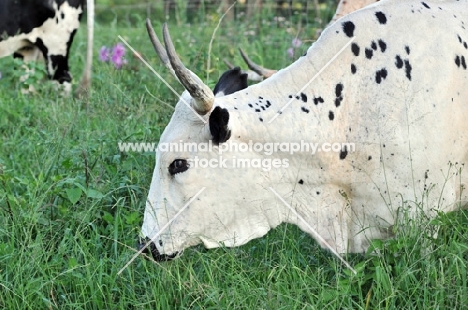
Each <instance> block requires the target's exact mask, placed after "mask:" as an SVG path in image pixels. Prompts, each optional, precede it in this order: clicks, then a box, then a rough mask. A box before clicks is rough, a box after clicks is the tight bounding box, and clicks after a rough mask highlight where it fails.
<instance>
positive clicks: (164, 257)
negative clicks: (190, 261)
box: [138, 238, 179, 262]
mask: <svg viewBox="0 0 468 310" xmlns="http://www.w3.org/2000/svg"><path fill="white" fill-rule="evenodd" d="M148 242H150V244H149V245H148V246H147V247H146V248H145V249H144V250H143V252H142V253H145V254H151V256H152V257H153V259H154V260H155V261H158V262H165V261H169V260H172V259H174V258H175V257H176V256H177V254H178V253H179V252H175V253H173V254H161V253H159V251H158V249H157V248H156V245H155V244H154V243H153V242H152V241H151V239H149V238H145V239H140V240H139V241H138V250H141V249H142V248H143V247H144V246H145V245H146V244H147V243H148Z"/></svg>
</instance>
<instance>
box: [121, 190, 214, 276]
mask: <svg viewBox="0 0 468 310" xmlns="http://www.w3.org/2000/svg"><path fill="white" fill-rule="evenodd" d="M205 189H206V187H203V188H202V189H201V190H199V191H198V193H196V194H195V196H193V197H192V198H190V200H189V201H188V202H187V203H186V204H185V206H183V207H182V209H180V210H179V212H177V213H176V215H174V216H173V217H172V218H171V219H170V221H169V222H167V223H166V225H164V226H163V227H161V229H160V230H159V231H158V233H157V234H156V235H154V236H153V237H152V238H151V240H150V241H148V242H147V243H146V244H145V245H144V246H143V247H142V248H141V249H140V250H139V251H138V252H136V253H135V255H133V256H132V258H131V259H130V260H129V261H128V263H126V264H125V266H123V267H122V269H120V270H119V272H117V275H118V276H120V274H121V273H122V272H123V271H124V270H125V269H126V268H127V267H128V266H129V265H130V264H131V263H132V262H133V261H134V260H135V258H137V257H138V255H140V254H141V253H143V251H144V250H145V249H146V248H147V247H148V246H149V245H150V243H151V242H154V240H155V239H156V238H157V237H159V235H161V234H162V232H163V231H164V230H166V228H168V227H169V225H171V224H172V222H174V220H175V219H176V218H177V217H178V216H179V215H180V214H181V213H182V212H184V211H185V209H187V207H188V206H189V205H190V204H191V203H192V202H193V201H194V200H195V198H197V197H198V195H200V194H201V192H203V191H204V190H205Z"/></svg>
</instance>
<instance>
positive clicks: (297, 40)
mask: <svg viewBox="0 0 468 310" xmlns="http://www.w3.org/2000/svg"><path fill="white" fill-rule="evenodd" d="M291 43H292V46H293V47H295V48H298V47H300V46H301V45H302V41H301V40H299V39H298V38H294V39H293V40H292V42H291Z"/></svg>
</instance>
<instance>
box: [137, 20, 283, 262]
mask: <svg viewBox="0 0 468 310" xmlns="http://www.w3.org/2000/svg"><path fill="white" fill-rule="evenodd" d="M147 26H148V30H149V32H150V37H152V41H153V44H154V45H155V48H156V50H157V52H158V54H159V56H160V57H161V59H162V60H163V62H164V63H165V64H166V66H167V67H168V68H169V69H170V70H171V71H173V73H174V74H175V76H176V77H177V78H178V79H179V81H180V82H181V83H182V84H183V85H184V87H185V88H186V91H185V92H184V93H183V94H182V95H181V98H180V100H179V102H178V103H177V105H176V107H175V111H174V114H173V116H172V118H171V120H170V122H169V124H168V125H167V127H166V129H165V130H164V132H163V134H162V135H161V138H160V141H159V147H158V150H157V152H156V167H155V169H154V173H153V178H152V182H151V187H150V191H149V195H148V198H147V201H146V209H145V214H144V222H143V226H142V234H143V236H144V237H145V239H144V240H145V243H144V244H142V245H141V246H145V245H146V246H148V249H149V250H150V251H151V254H152V255H153V257H154V258H155V259H158V260H164V259H171V258H173V257H175V256H176V255H177V253H180V252H181V251H182V250H183V249H184V248H187V247H189V246H193V245H196V244H199V243H203V244H204V245H205V246H206V247H208V248H212V247H217V246H219V245H220V244H223V245H225V246H236V245H241V244H243V243H245V242H247V241H249V240H251V239H253V238H256V237H260V236H262V235H264V234H265V233H266V232H267V231H268V230H269V229H270V226H271V225H270V224H271V223H269V221H270V220H269V219H268V218H266V217H265V216H264V215H263V214H262V213H261V212H258V214H257V216H256V215H255V214H252V209H250V207H249V205H250V201H249V199H250V198H249V197H248V196H247V193H249V192H250V191H249V187H251V186H250V185H249V184H247V182H242V180H243V179H245V178H248V179H249V182H252V181H254V180H255V178H256V176H255V175H254V174H252V173H251V172H250V173H249V172H248V171H245V170H238V169H232V158H233V156H235V154H234V153H233V152H224V153H220V152H219V148H220V147H222V145H223V144H225V143H226V142H227V141H232V140H238V139H239V137H241V136H242V133H241V131H235V133H236V136H235V137H234V136H233V134H232V132H231V129H232V128H231V126H233V125H232V123H231V119H230V114H229V112H228V110H227V109H225V108H222V107H221V106H219V105H218V100H220V99H221V98H226V97H224V96H227V95H230V94H233V93H235V92H237V91H238V90H241V89H245V88H246V87H247V76H246V74H242V73H241V71H240V69H239V68H235V69H232V70H229V71H227V72H225V73H224V74H223V75H222V76H221V78H220V80H219V82H218V83H217V85H216V87H215V89H214V91H211V90H210V89H209V88H208V87H207V86H206V85H204V84H203V83H202V82H201V80H200V79H199V78H198V77H197V76H196V75H195V74H194V73H193V72H191V71H190V70H188V69H186V68H185V66H184V65H183V64H182V63H181V61H180V59H179V58H178V56H177V55H176V52H175V50H174V46H173V44H172V42H171V39H170V36H169V32H168V30H167V26H166V25H164V32H163V35H164V41H165V45H166V49H165V50H164V48H163V47H162V45H161V44H160V43H159V40H158V39H157V37H156V36H155V34H154V32H153V30H152V28H151V25H150V24H149V22H148V23H147ZM166 51H167V53H166ZM176 144H177V145H178V147H179V149H177V150H175V149H174V148H175V145H176ZM195 145H197V149H194V147H195ZM173 146H174V148H172V149H170V148H171V147H173ZM183 147H186V148H187V149H185V150H184V149H182V148H183ZM191 147H192V149H190V148H191ZM205 147H206V149H205ZM223 160H224V162H223ZM258 176H259V177H261V174H259V175H258ZM259 177H257V180H259V181H260V179H259ZM234 183H235V184H236V186H238V187H239V188H237V189H236V191H232V190H231V189H232V186H233V184H234ZM200 191H201V192H200ZM242 192H245V193H246V195H245V196H244V195H239V193H242ZM232 205H236V206H237V207H236V208H230V207H229V206H232ZM254 213H255V212H254ZM276 216H277V215H276ZM247 221H249V222H250V223H247ZM271 221H272V222H274V223H276V224H275V226H276V225H277V224H278V223H279V221H278V220H277V219H271ZM150 240H152V242H149V241H150ZM147 242H148V243H147Z"/></svg>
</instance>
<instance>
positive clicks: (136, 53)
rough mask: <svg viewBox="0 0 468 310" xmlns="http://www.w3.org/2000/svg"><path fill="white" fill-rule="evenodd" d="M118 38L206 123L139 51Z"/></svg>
mask: <svg viewBox="0 0 468 310" xmlns="http://www.w3.org/2000/svg"><path fill="white" fill-rule="evenodd" d="M118 38H119V39H120V40H121V41H122V42H123V43H124V44H125V45H126V46H127V47H128V48H129V49H130V50H131V51H132V52H133V54H134V55H135V56H136V57H138V59H140V60H141V61H142V62H143V63H144V64H145V65H146V66H147V67H148V68H149V69H150V70H151V72H153V73H154V74H155V75H156V76H157V77H158V78H159V79H160V80H161V81H162V82H163V83H164V84H165V85H166V86H167V88H169V89H170V90H171V91H172V92H173V93H174V94H175V95H176V96H177V97H179V99H180V100H182V102H183V103H184V104H185V105H186V106H187V107H188V108H189V109H190V110H192V112H193V114H195V115H196V116H197V117H198V118H199V119H201V120H202V122H203V123H205V124H206V123H207V121H205V119H204V118H203V117H201V116H200V114H198V112H197V111H195V110H194V109H193V108H192V106H191V105H190V104H189V103H188V102H187V101H185V100H184V98H182V97H181V96H180V95H179V93H178V92H176V91H175V89H174V88H172V86H171V85H169V83H168V82H167V81H166V80H165V79H163V77H162V76H160V75H159V73H158V72H156V70H154V68H153V67H151V65H150V64H149V63H148V62H147V61H146V60H144V59H143V57H141V55H140V53H138V52H137V51H136V50H135V49H134V48H133V47H131V46H130V44H128V42H127V41H125V39H124V38H122V36H120V35H119V36H118Z"/></svg>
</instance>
